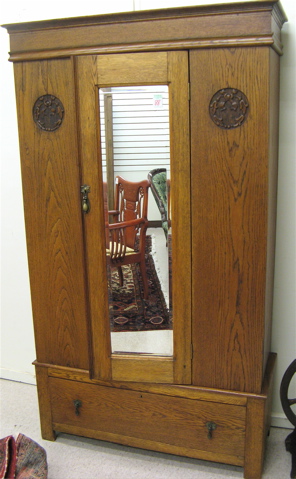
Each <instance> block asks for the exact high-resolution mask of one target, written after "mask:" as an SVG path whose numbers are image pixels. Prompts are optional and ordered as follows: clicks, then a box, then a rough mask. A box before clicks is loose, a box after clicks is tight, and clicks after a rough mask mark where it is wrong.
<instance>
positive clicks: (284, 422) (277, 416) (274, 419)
mask: <svg viewBox="0 0 296 479" xmlns="http://www.w3.org/2000/svg"><path fill="white" fill-rule="evenodd" d="M271 426H272V427H281V428H284V429H293V425H292V424H291V423H290V421H289V420H288V419H287V418H286V416H285V415H284V414H281V413H272V414H271Z"/></svg>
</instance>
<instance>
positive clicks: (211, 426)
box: [206, 421, 217, 439]
mask: <svg viewBox="0 0 296 479" xmlns="http://www.w3.org/2000/svg"><path fill="white" fill-rule="evenodd" d="M206 427H207V430H208V439H212V437H213V431H215V429H217V424H216V423H215V422H213V421H208V422H207V423H206Z"/></svg>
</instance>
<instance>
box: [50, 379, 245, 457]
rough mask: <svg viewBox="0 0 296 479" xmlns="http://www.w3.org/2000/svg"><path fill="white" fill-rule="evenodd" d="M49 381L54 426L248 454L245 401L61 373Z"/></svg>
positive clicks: (212, 451) (177, 445)
mask: <svg viewBox="0 0 296 479" xmlns="http://www.w3.org/2000/svg"><path fill="white" fill-rule="evenodd" d="M49 382H50V394H51V405H52V416H53V423H54V425H55V424H56V425H63V424H64V425H68V426H74V427H77V430H79V431H81V430H82V429H85V430H87V431H91V430H94V431H102V432H105V433H112V434H115V435H117V436H122V437H124V436H125V437H131V438H137V439H139V440H146V441H153V442H157V443H162V444H167V445H171V446H174V447H183V448H184V447H186V448H188V449H191V450H193V449H198V450H204V451H207V452H209V453H216V452H219V453H220V454H226V455H232V456H236V457H238V456H239V457H243V456H244V444H245V419H246V409H245V407H243V406H237V405H229V404H219V403H215V402H207V401H199V400H194V399H186V398H179V397H171V396H165V395H160V394H151V393H143V392H138V391H130V390H122V389H117V388H111V387H103V386H98V385H94V384H86V383H82V382H75V381H68V380H64V379H57V378H50V380H49ZM209 429H210V431H209ZM77 434H78V432H77ZM87 435H89V432H88V434H87ZM94 437H97V436H94Z"/></svg>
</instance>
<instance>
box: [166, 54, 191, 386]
mask: <svg viewBox="0 0 296 479" xmlns="http://www.w3.org/2000/svg"><path fill="white" fill-rule="evenodd" d="M188 79H189V73H188V52H187V51H173V52H169V53H168V80H169V92H170V100H169V101H170V129H171V131H170V137H171V176H172V180H171V192H172V193H171V203H172V218H173V234H172V270H173V278H174V277H175V278H176V279H177V280H176V281H173V290H172V295H173V317H175V318H177V320H176V321H174V383H175V384H191V200H190V191H191V185H190V176H189V174H188V172H190V129H189V128H190V125H189V96H188Z"/></svg>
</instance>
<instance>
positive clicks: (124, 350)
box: [77, 52, 191, 383]
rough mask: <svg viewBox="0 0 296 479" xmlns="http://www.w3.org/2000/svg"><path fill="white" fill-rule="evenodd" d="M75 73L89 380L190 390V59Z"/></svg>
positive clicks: (116, 59)
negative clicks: (86, 189)
mask: <svg viewBox="0 0 296 479" xmlns="http://www.w3.org/2000/svg"><path fill="white" fill-rule="evenodd" d="M77 67H78V69H77V71H78V73H79V74H78V75H77V81H78V101H79V105H80V107H79V113H80V116H79V125H80V150H81V162H82V177H83V183H85V184H89V186H90V188H91V190H90V191H91V192H90V194H89V201H90V205H91V208H90V212H89V214H87V215H85V216H84V224H85V238H86V261H87V267H88V280H89V281H88V285H89V299H90V313H89V323H90V334H91V344H92V356H91V358H92V363H93V375H94V376H95V377H99V378H106V379H111V378H112V379H116V380H129V381H153V382H172V383H173V382H175V383H190V381H191V374H190V361H191V341H190V330H191V328H190V321H191V314H190V308H191V290H190V284H191V266H190V265H191V252H190V249H191V235H190V157H189V121H188V94H187V92H188V72H187V52H169V53H165V52H161V53H137V54H124V55H105V56H93V57H80V58H78V60H77ZM85 104H87V105H89V106H90V109H89V110H88V111H86V110H85Z"/></svg>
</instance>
